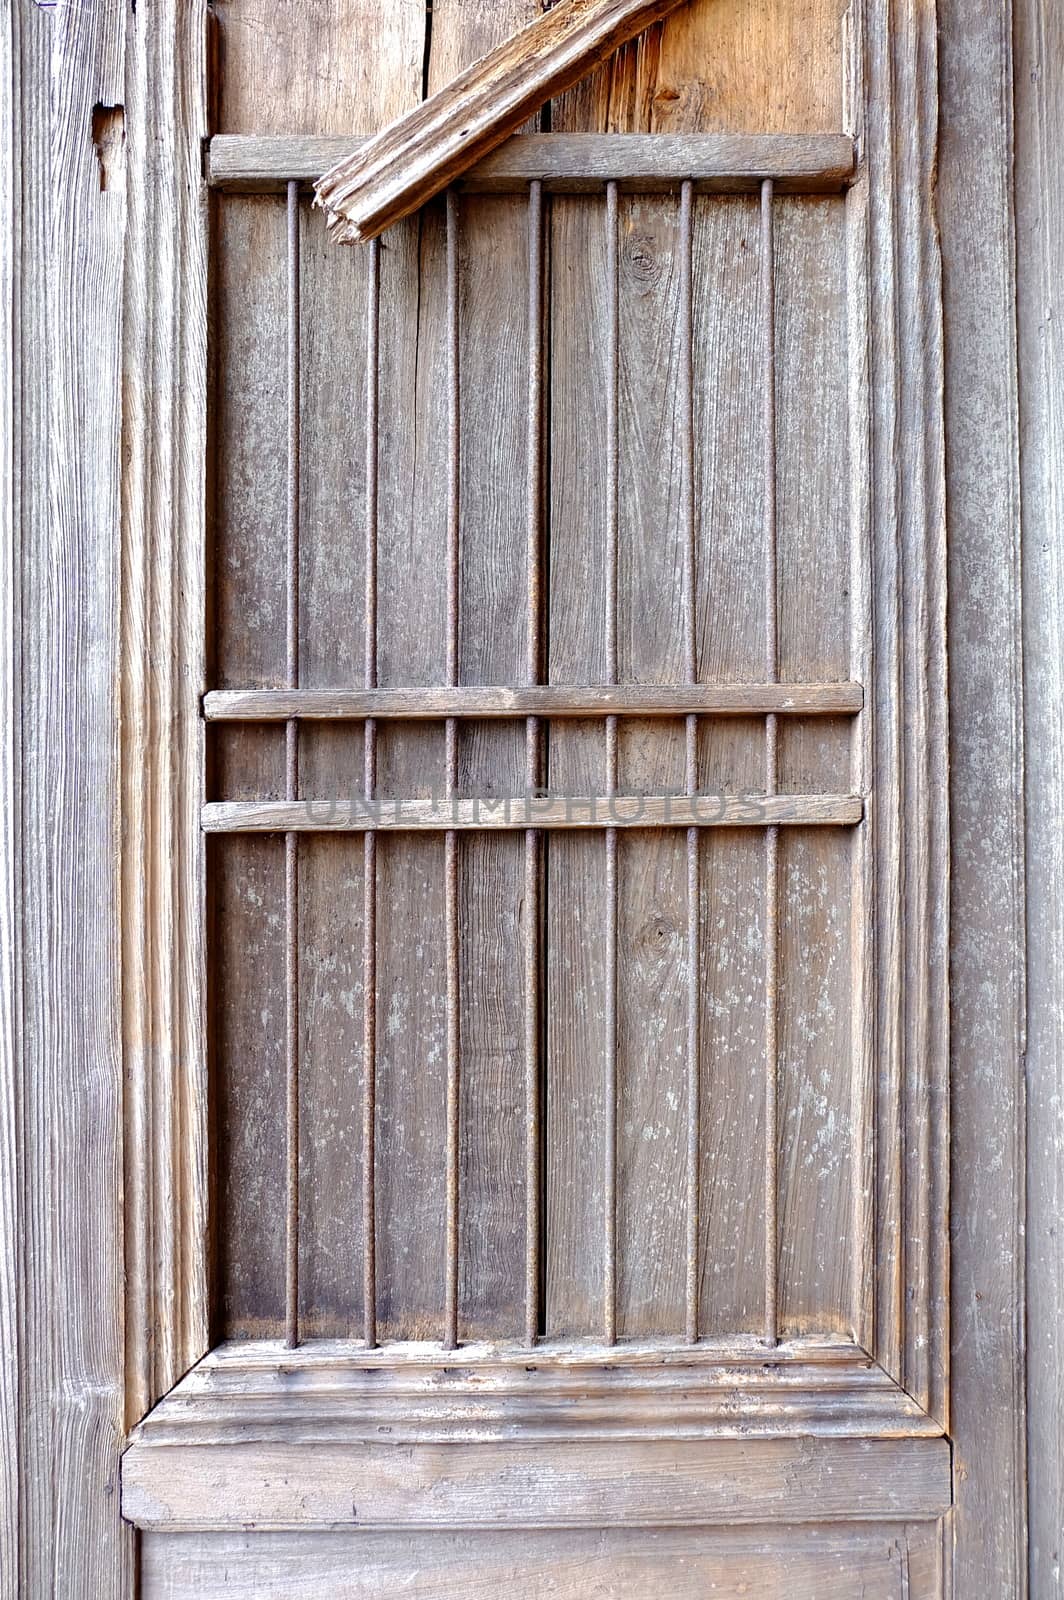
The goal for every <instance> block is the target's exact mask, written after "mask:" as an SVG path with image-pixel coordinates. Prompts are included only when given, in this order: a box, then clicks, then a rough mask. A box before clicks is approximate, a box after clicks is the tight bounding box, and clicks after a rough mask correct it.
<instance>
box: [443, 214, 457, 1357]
mask: <svg viewBox="0 0 1064 1600" xmlns="http://www.w3.org/2000/svg"><path fill="white" fill-rule="evenodd" d="M458 294H459V285H458V199H457V196H456V194H455V192H454V190H453V189H449V190H448V191H447V405H448V429H447V432H448V480H447V681H448V683H450V684H456V683H457V682H458V598H459V587H458V579H459V554H458V536H459V518H460V515H461V454H460V452H461V432H460V415H461V413H460V404H461V401H460V387H459V324H458V317H459V305H458ZM445 765H446V785H447V798H448V800H449V801H453V799H454V797H455V791H456V788H457V784H458V725H457V723H456V721H455V719H454V717H448V719H447V731H446V756H445ZM444 922H445V925H446V933H445V939H446V960H447V1202H446V1204H447V1220H446V1249H447V1266H446V1290H445V1297H446V1307H445V1327H444V1338H443V1342H444V1345H445V1347H446V1348H447V1349H448V1350H453V1349H454V1348H455V1346H456V1345H457V1343H458V1176H459V1145H460V1136H461V1127H460V1107H459V1094H460V1088H461V1085H460V1079H459V1061H458V1052H459V1045H460V1026H459V1003H460V996H459V984H458V971H459V969H458V834H457V833H456V831H455V830H454V829H453V828H449V829H448V830H447V833H446V835H445V840H444Z"/></svg>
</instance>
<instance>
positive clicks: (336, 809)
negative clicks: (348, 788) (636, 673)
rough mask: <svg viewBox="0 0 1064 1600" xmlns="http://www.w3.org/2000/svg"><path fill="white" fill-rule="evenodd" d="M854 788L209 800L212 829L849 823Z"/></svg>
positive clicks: (856, 807) (858, 803) (854, 809)
mask: <svg viewBox="0 0 1064 1600" xmlns="http://www.w3.org/2000/svg"><path fill="white" fill-rule="evenodd" d="M863 812H864V806H863V802H862V800H861V797H860V795H852V794H828V795H820V794H773V795H763V794H762V795H757V794H726V795H725V794H702V795H694V796H690V795H660V794H658V795H623V794H619V795H616V796H614V797H613V798H612V799H611V798H610V797H609V796H608V795H580V796H574V795H568V796H558V795H551V796H547V797H544V798H539V797H529V796H526V795H518V796H512V797H509V798H506V797H494V796H492V797H488V796H479V797H477V798H474V799H462V800H454V801H447V800H442V801H441V800H432V799H429V800H402V799H398V800H392V799H381V800H376V801H366V800H362V799H360V798H359V797H358V796H354V797H352V798H344V799H336V800H325V799H322V800H223V801H213V802H211V803H209V804H207V805H205V806H204V807H203V811H202V821H203V828H204V831H205V832H206V833H327V832H332V833H371V832H372V833H376V832H378V831H382V830H384V831H389V832H394V831H399V832H409V831H428V832H434V831H435V832H439V831H446V830H450V829H452V828H460V829H465V830H470V829H492V830H507V829H512V830H524V829H526V828H529V827H532V828H551V829H564V828H690V827H701V828H743V827H750V828H757V827H772V826H776V825H792V826H795V827H817V826H824V825H828V826H834V827H849V826H852V825H853V824H854V823H857V822H860V820H861V817H862V815H863Z"/></svg>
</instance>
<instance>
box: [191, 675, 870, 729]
mask: <svg viewBox="0 0 1064 1600" xmlns="http://www.w3.org/2000/svg"><path fill="white" fill-rule="evenodd" d="M863 702H864V690H863V689H862V687H861V685H860V684H858V683H781V684H774V683H765V684H762V683H704V684H696V685H694V687H692V688H688V687H686V686H685V685H683V684H676V685H669V686H668V687H667V688H666V687H659V686H658V685H656V684H649V683H626V684H619V685H617V686H616V687H612V686H611V685H609V684H587V685H582V684H581V685H576V684H564V683H554V684H543V685H541V686H539V687H528V686H524V685H521V684H518V685H515V686H513V687H509V686H506V687H503V686H499V687H480V686H479V685H462V684H460V685H459V686H458V687H457V688H453V689H451V688H437V687H435V686H427V687H425V688H424V689H402V688H396V689H370V690H367V689H345V688H340V689H331V690H330V689H299V690H288V689H214V690H212V691H211V692H210V693H209V694H206V695H204V697H203V714H204V716H205V717H206V719H207V721H208V722H227V721H229V722H237V721H241V722H283V721H284V720H285V719H286V718H288V717H303V718H308V719H313V718H320V719H322V720H345V719H354V718H359V717H382V718H383V717H387V718H405V719H413V720H419V719H426V718H429V717H449V716H456V717H477V718H481V719H486V718H492V717H526V716H544V717H549V716H556V717H560V716H567V717H579V716H604V715H606V713H608V712H611V711H612V712H616V713H617V714H618V715H620V716H624V715H638V716H641V717H679V716H683V715H684V713H685V712H688V711H698V712H702V713H704V714H706V715H708V716H734V717H756V716H762V715H764V714H765V713H766V712H769V711H771V712H774V713H777V714H780V715H783V716H788V715H792V716H838V715H840V714H842V715H845V714H846V713H847V712H857V711H860V709H861V706H862V704H863Z"/></svg>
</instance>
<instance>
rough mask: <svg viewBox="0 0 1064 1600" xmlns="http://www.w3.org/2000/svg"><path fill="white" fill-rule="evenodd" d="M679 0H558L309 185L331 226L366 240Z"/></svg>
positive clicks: (346, 238)
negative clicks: (312, 184)
mask: <svg viewBox="0 0 1064 1600" xmlns="http://www.w3.org/2000/svg"><path fill="white" fill-rule="evenodd" d="M677 3H678V0H561V3H560V4H559V5H556V6H554V7H553V8H552V9H551V10H550V11H547V12H545V13H544V14H543V15H542V16H541V17H537V18H536V19H535V20H534V21H532V22H530V23H529V24H528V26H527V27H524V28H521V29H519V30H518V31H517V32H516V33H513V34H511V35H510V36H509V37H508V38H507V39H505V40H504V41H503V42H502V43H501V44H500V45H498V46H497V47H496V48H495V49H494V50H491V51H489V52H488V54H487V55H485V56H482V57H481V59H480V60H479V61H476V62H474V63H473V65H472V66H470V67H468V68H466V69H465V71H463V72H460V73H458V75H457V76H456V77H454V78H453V79H452V80H451V81H450V83H448V84H447V85H446V86H445V87H444V88H443V89H441V90H440V91H439V93H437V94H435V95H433V96H432V98H431V99H429V100H426V101H425V102H424V103H423V104H422V105H420V106H418V107H417V108H416V109H415V110H413V111H411V112H409V113H408V114H407V115H406V116H405V117H401V118H400V119H399V120H398V121H397V122H394V123H392V125H391V127H389V128H386V129H385V130H384V131H383V133H381V134H379V135H378V136H377V138H375V139H373V140H371V141H370V143H369V144H368V145H366V146H364V147H363V148H362V149H361V150H358V151H356V152H355V153H354V154H353V155H352V156H348V157H347V158H345V159H344V160H343V161H341V162H339V163H338V164H337V165H336V166H335V167H333V168H332V170H331V171H329V172H327V173H326V174H325V176H324V177H323V178H322V179H321V180H320V181H319V182H318V183H317V184H316V185H315V190H316V193H317V200H318V204H319V205H321V206H322V207H323V209H324V210H325V213H326V216H327V218H328V224H329V229H330V232H332V233H333V234H334V236H335V237H336V238H338V239H340V240H341V241H342V242H344V243H357V242H359V241H362V240H366V239H374V238H376V237H377V235H378V234H379V233H382V232H383V231H384V229H385V228H387V227H389V226H390V225H391V224H392V223H394V222H397V221H399V220H400V218H402V217H405V216H408V215H409V214H410V213H411V212H412V211H416V210H417V209H418V207H419V206H422V205H424V203H425V202H426V201H427V200H431V199H432V197H433V195H436V194H439V192H440V190H441V189H445V188H446V187H447V185H448V184H449V183H451V182H453V181H454V179H455V178H457V177H459V176H460V175H461V174H462V173H463V172H465V170H466V169H467V168H468V167H471V166H472V165H473V164H474V162H476V161H478V160H479V159H480V158H481V157H482V156H485V155H487V154H488V152H489V151H490V150H494V149H495V147H496V145H499V144H501V143H502V142H503V140H504V139H505V138H506V136H507V135H508V134H511V133H513V132H515V130H516V129H517V128H519V127H520V126H521V124H522V123H523V122H524V121H525V119H526V118H527V117H529V116H530V115H531V114H532V112H534V111H536V110H538V108H539V107H540V106H541V105H542V104H543V102H544V101H545V100H549V99H550V98H551V96H552V95H553V94H557V93H558V92H560V91H561V90H562V89H567V88H568V87H569V86H570V85H571V84H573V83H575V82H576V81H577V79H578V78H580V77H582V76H583V75H584V74H585V73H586V72H588V71H590V69H591V68H592V67H594V66H596V65H597V64H598V63H599V62H600V61H604V60H605V59H606V57H607V56H609V55H611V54H612V53H613V51H614V50H616V49H617V48H618V46H620V45H622V44H624V43H625V41H626V40H628V39H631V38H633V37H634V36H635V35H636V34H637V33H641V32H642V31H643V29H644V28H646V27H648V26H649V25H650V24H651V23H652V22H656V21H657V20H658V19H659V18H660V17H663V16H665V15H666V14H667V13H668V12H669V11H672V10H673V9H674V8H675V6H676V5H677Z"/></svg>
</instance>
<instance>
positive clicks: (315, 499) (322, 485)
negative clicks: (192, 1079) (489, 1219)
mask: <svg viewBox="0 0 1064 1600" xmlns="http://www.w3.org/2000/svg"><path fill="white" fill-rule="evenodd" d="M368 270H369V256H368V252H366V251H338V250H333V249H330V248H329V246H328V243H327V241H326V239H325V235H324V229H323V228H322V227H321V219H320V217H318V216H316V215H315V214H314V213H313V212H312V211H311V208H310V206H309V203H305V204H304V206H303V208H302V227H301V248H300V277H301V288H302V293H301V329H302V334H301V347H302V359H301V379H300V399H301V410H302V416H303V427H302V433H301V448H300V541H299V543H300V575H299V592H300V641H299V667H300V680H301V682H302V683H304V684H315V685H317V684H321V685H322V686H326V685H336V684H341V683H348V684H350V683H360V682H361V681H362V671H363V654H364V638H363V635H364V618H363V606H362V595H363V591H364V584H365V521H366V438H365V435H366V427H365V419H366V395H367V389H366V384H367V373H366V339H365V318H366V305H367V285H368ZM362 770H363V730H362V727H361V725H360V724H356V725H354V726H351V727H346V728H337V729H327V728H321V727H308V728H304V729H302V730H301V732H300V750H299V774H300V785H301V793H303V794H308V795H315V796H320V797H322V798H323V799H330V798H338V797H340V796H344V797H347V796H350V795H352V794H354V793H359V792H361V787H362ZM299 861H300V883H299V903H300V928H299V948H300V968H301V970H300V1049H299V1063H300V1066H299V1077H300V1101H301V1105H302V1107H303V1114H302V1115H301V1118H300V1241H301V1249H300V1326H301V1329H302V1331H303V1333H304V1334H305V1335H306V1336H308V1337H322V1336H326V1337H328V1336H342V1335H347V1336H349V1337H350V1336H357V1334H358V1333H359V1332H361V1323H362V1271H361V1265H360V1263H361V1250H362V1230H363V1210H362V1172H361V1160H360V1151H361V1123H362V1097H363V1093H364V1084H365V1064H364V1062H363V1059H362V1056H363V1051H362V1011H363V1005H364V994H363V975H362V924H363V916H364V896H363V882H364V867H363V851H362V843H361V840H358V839H355V838H347V839H340V838H338V837H337V838H329V837H325V836H321V835H313V834H311V835H307V836H305V837H304V838H303V839H302V840H301V841H300V850H299Z"/></svg>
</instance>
